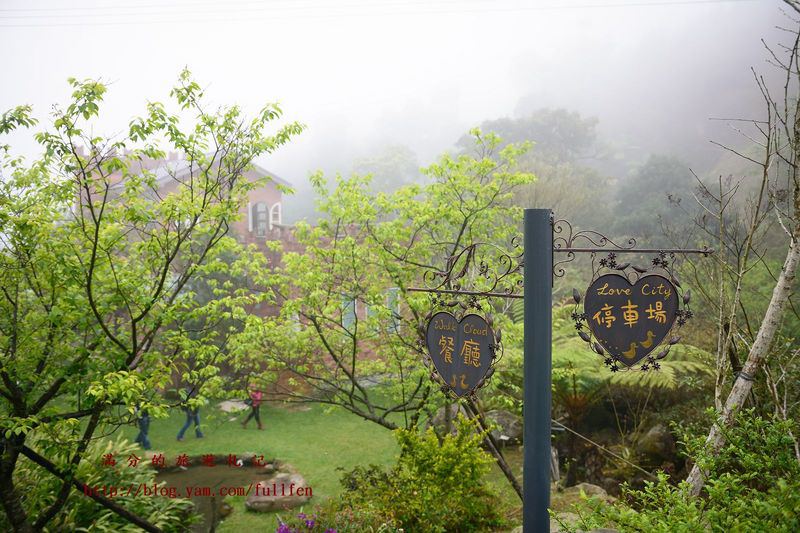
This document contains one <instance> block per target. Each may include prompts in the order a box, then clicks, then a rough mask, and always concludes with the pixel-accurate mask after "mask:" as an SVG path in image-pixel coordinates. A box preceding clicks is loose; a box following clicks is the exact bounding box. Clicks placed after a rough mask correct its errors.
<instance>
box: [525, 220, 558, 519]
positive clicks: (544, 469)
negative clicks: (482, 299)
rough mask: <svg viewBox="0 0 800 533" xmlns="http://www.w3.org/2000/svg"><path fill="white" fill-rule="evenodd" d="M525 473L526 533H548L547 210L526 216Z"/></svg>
mask: <svg viewBox="0 0 800 533" xmlns="http://www.w3.org/2000/svg"><path fill="white" fill-rule="evenodd" d="M524 242H525V249H524V253H525V255H524V265H525V266H524V279H525V341H524V349H525V356H524V364H525V369H524V380H523V383H524V388H525V390H524V404H523V408H522V410H523V412H522V414H523V417H524V428H525V429H524V431H525V435H524V440H523V442H524V446H525V448H524V450H525V451H524V463H523V464H524V467H523V479H522V483H523V489H522V493H523V497H524V504H523V511H522V513H523V514H522V527H523V531H524V532H525V533H535V532H547V531H550V515H549V514H548V508H549V507H550V395H551V385H550V381H551V374H552V371H551V365H552V353H551V352H552V327H551V322H552V316H553V225H552V219H551V211H550V210H549V209H526V210H525V237H524Z"/></svg>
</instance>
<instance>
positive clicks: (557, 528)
mask: <svg viewBox="0 0 800 533" xmlns="http://www.w3.org/2000/svg"><path fill="white" fill-rule="evenodd" d="M556 516H557V517H558V520H560V521H561V522H562V523H563V524H565V525H567V526H569V527H573V528H574V527H575V525H576V524H577V523H578V522H579V521H580V519H581V517H580V516H578V515H577V514H575V513H570V512H563V513H556ZM558 520H556V519H555V517H553V518H550V533H559V532H561V531H569V529H566V530H565V529H562V528H561V525H560V524H559V523H558Z"/></svg>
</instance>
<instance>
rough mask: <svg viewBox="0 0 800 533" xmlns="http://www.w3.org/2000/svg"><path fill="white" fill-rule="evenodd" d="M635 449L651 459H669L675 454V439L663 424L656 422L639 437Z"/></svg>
mask: <svg viewBox="0 0 800 533" xmlns="http://www.w3.org/2000/svg"><path fill="white" fill-rule="evenodd" d="M636 450H637V451H638V452H639V453H641V454H642V455H646V456H648V457H650V458H652V459H657V460H664V459H671V458H672V457H673V456H674V455H675V439H674V438H673V436H672V433H670V432H669V429H667V426H665V425H664V424H656V425H655V426H653V427H651V428H650V430H649V431H648V432H647V433H645V434H644V435H642V436H641V437H639V441H638V442H637V443H636Z"/></svg>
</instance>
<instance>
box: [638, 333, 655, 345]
mask: <svg viewBox="0 0 800 533" xmlns="http://www.w3.org/2000/svg"><path fill="white" fill-rule="evenodd" d="M655 338H656V334H655V333H653V332H652V331H648V332H647V340H644V341H642V343H641V346H642V348H649V347H651V346H652V345H653V339H655Z"/></svg>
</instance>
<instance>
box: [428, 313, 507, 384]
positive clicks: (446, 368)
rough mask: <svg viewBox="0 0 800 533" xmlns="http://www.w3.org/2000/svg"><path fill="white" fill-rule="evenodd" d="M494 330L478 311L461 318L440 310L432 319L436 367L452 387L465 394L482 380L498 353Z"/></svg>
mask: <svg viewBox="0 0 800 533" xmlns="http://www.w3.org/2000/svg"><path fill="white" fill-rule="evenodd" d="M494 339H495V337H494V332H493V331H492V328H490V327H489V324H487V323H486V320H484V319H483V318H482V317H480V316H478V315H474V314H472V315H467V316H465V317H464V318H462V319H461V320H460V321H459V320H458V319H456V317H454V316H453V315H451V314H450V313H445V312H440V313H436V314H435V315H433V317H431V320H430V322H428V330H427V334H426V340H427V344H428V353H429V354H430V356H431V359H432V360H433V365H434V367H435V368H436V371H437V372H438V373H439V375H440V376H441V377H442V379H444V381H445V383H447V385H448V387H449V388H450V389H451V390H452V391H453V392H454V393H455V395H456V396H458V397H461V396H465V395H467V394H469V393H470V392H472V391H474V390H475V388H476V387H477V386H478V384H480V382H481V381H482V380H483V378H484V377H485V376H486V373H487V372H488V371H489V368H490V367H491V366H492V359H493V356H494V353H493V351H492V350H493V349H494Z"/></svg>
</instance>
